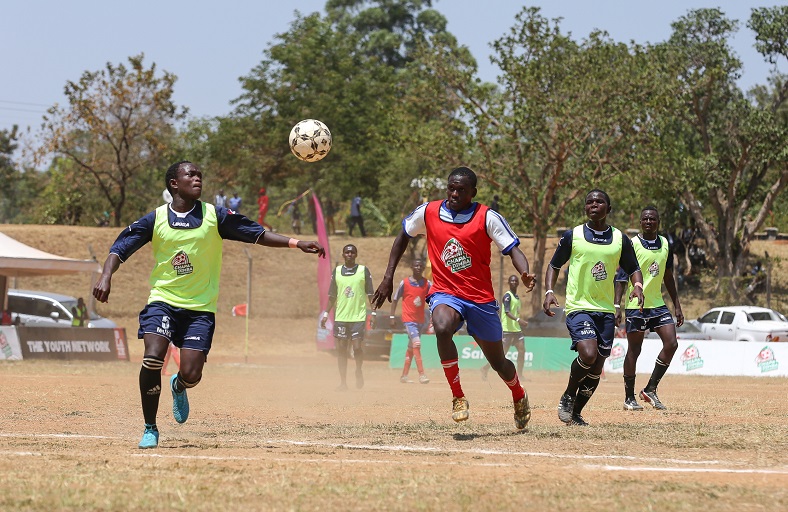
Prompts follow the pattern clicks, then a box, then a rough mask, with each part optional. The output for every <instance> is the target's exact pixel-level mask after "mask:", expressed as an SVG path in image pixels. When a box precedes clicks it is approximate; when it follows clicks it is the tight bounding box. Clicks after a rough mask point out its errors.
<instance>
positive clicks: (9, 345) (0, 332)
mask: <svg viewBox="0 0 788 512" xmlns="http://www.w3.org/2000/svg"><path fill="white" fill-rule="evenodd" d="M20 359H22V347H20V346H19V337H17V335H16V327H13V326H8V327H6V326H3V327H0V361H2V360H7V361H19V360H20Z"/></svg>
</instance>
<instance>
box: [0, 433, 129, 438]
mask: <svg viewBox="0 0 788 512" xmlns="http://www.w3.org/2000/svg"><path fill="white" fill-rule="evenodd" d="M0 437H17V438H19V437H21V438H25V437H47V438H62V439H124V438H123V437H112V436H89V435H87V434H25V433H23V434H15V433H10V432H5V433H0Z"/></svg>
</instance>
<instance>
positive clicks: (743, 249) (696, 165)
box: [658, 6, 788, 298]
mask: <svg viewBox="0 0 788 512" xmlns="http://www.w3.org/2000/svg"><path fill="white" fill-rule="evenodd" d="M749 26H750V28H751V29H752V30H753V31H755V33H756V41H757V42H756V45H755V46H756V49H757V50H758V51H759V52H760V53H761V54H762V55H763V56H764V58H765V59H766V60H768V61H770V62H776V61H777V60H778V59H783V60H784V59H786V58H788V43H786V37H785V36H786V34H788V7H785V6H782V7H774V8H764V9H755V10H753V14H752V17H751V19H750V22H749ZM737 27H738V23H737V22H736V21H733V20H730V19H728V18H726V17H725V15H724V13H723V12H722V11H721V10H719V9H699V10H694V11H690V12H689V13H688V14H687V15H686V16H683V17H682V18H680V19H679V20H677V21H676V22H674V23H673V33H672V35H671V37H670V39H669V40H668V41H667V42H666V43H664V45H661V48H658V50H660V51H663V52H664V53H663V56H664V58H665V62H666V66H667V69H669V70H670V71H671V73H670V75H671V76H673V77H675V79H674V80H672V82H671V84H670V85H671V87H672V90H673V94H672V95H671V96H670V97H672V98H674V101H673V102H671V103H667V104H666V105H665V107H666V110H665V112H664V115H663V118H662V121H663V122H662V126H661V134H662V145H663V149H664V152H665V159H666V162H667V163H668V165H669V167H668V169H669V170H670V173H669V174H670V176H671V179H670V180H667V181H666V183H672V185H671V186H672V187H673V188H674V190H676V191H677V193H678V194H679V195H680V197H681V199H682V202H683V203H684V205H685V206H686V208H687V209H688V211H689V213H690V214H691V216H692V218H693V220H694V222H695V225H696V226H697V227H698V228H699V229H700V231H701V233H702V235H703V238H704V239H705V240H706V252H707V257H708V258H709V259H710V261H711V262H712V263H713V264H714V265H715V266H716V272H717V278H718V280H717V282H718V283H719V286H725V288H726V289H727V290H728V291H729V292H730V294H731V296H732V297H733V298H738V297H739V292H738V286H737V280H736V278H737V277H738V276H741V275H742V273H743V271H744V270H746V268H747V263H748V256H749V252H750V243H751V241H752V240H753V238H754V235H755V233H756V231H757V230H758V229H760V227H761V226H762V225H763V223H764V220H765V219H766V218H767V216H768V214H769V212H770V211H771V209H772V206H773V205H774V202H775V200H776V198H777V197H778V196H779V195H780V193H781V192H782V191H783V190H784V189H785V186H786V185H787V184H788V148H787V147H786V144H785V141H786V140H788V125H787V124H786V123H785V116H784V112H785V108H786V105H785V103H786V92H787V91H788V89H786V80H785V77H784V76H780V75H778V74H776V72H775V75H774V76H773V77H772V85H773V87H772V89H771V91H769V93H766V90H765V89H763V88H760V89H756V91H755V97H756V99H755V100H750V99H748V98H747V97H745V95H744V94H743V93H742V92H741V90H740V89H739V88H738V87H737V85H736V79H737V78H738V77H739V76H740V74H741V62H740V61H739V60H738V58H736V56H735V54H734V53H733V51H732V50H731V47H730V44H729V41H730V38H731V37H732V36H733V34H734V33H735V32H736V29H737Z"/></svg>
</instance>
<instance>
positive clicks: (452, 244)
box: [441, 238, 471, 273]
mask: <svg viewBox="0 0 788 512" xmlns="http://www.w3.org/2000/svg"><path fill="white" fill-rule="evenodd" d="M441 261H443V264H444V265H446V267H448V268H449V269H451V271H452V273H456V272H459V271H461V270H465V269H466V268H470V266H471V257H470V256H468V254H467V253H466V252H465V249H463V247H462V245H460V242H458V241H457V240H456V239H455V238H452V239H451V240H449V241H448V242H446V245H444V246H443V252H441Z"/></svg>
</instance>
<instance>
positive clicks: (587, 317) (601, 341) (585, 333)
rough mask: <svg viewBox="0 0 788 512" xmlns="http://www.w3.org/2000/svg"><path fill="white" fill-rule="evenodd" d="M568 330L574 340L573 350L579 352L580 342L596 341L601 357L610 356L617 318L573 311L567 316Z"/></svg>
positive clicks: (600, 312) (598, 313)
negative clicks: (578, 345)
mask: <svg viewBox="0 0 788 512" xmlns="http://www.w3.org/2000/svg"><path fill="white" fill-rule="evenodd" d="M566 328H567V329H569V336H570V337H571V338H572V347H571V348H572V350H577V342H578V341H581V340H593V339H596V346H597V350H598V351H599V355H601V356H602V357H608V356H610V349H611V348H612V347H613V336H614V335H615V332H616V317H615V315H614V314H613V313H605V312H602V311H572V312H571V313H569V314H568V315H566Z"/></svg>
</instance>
